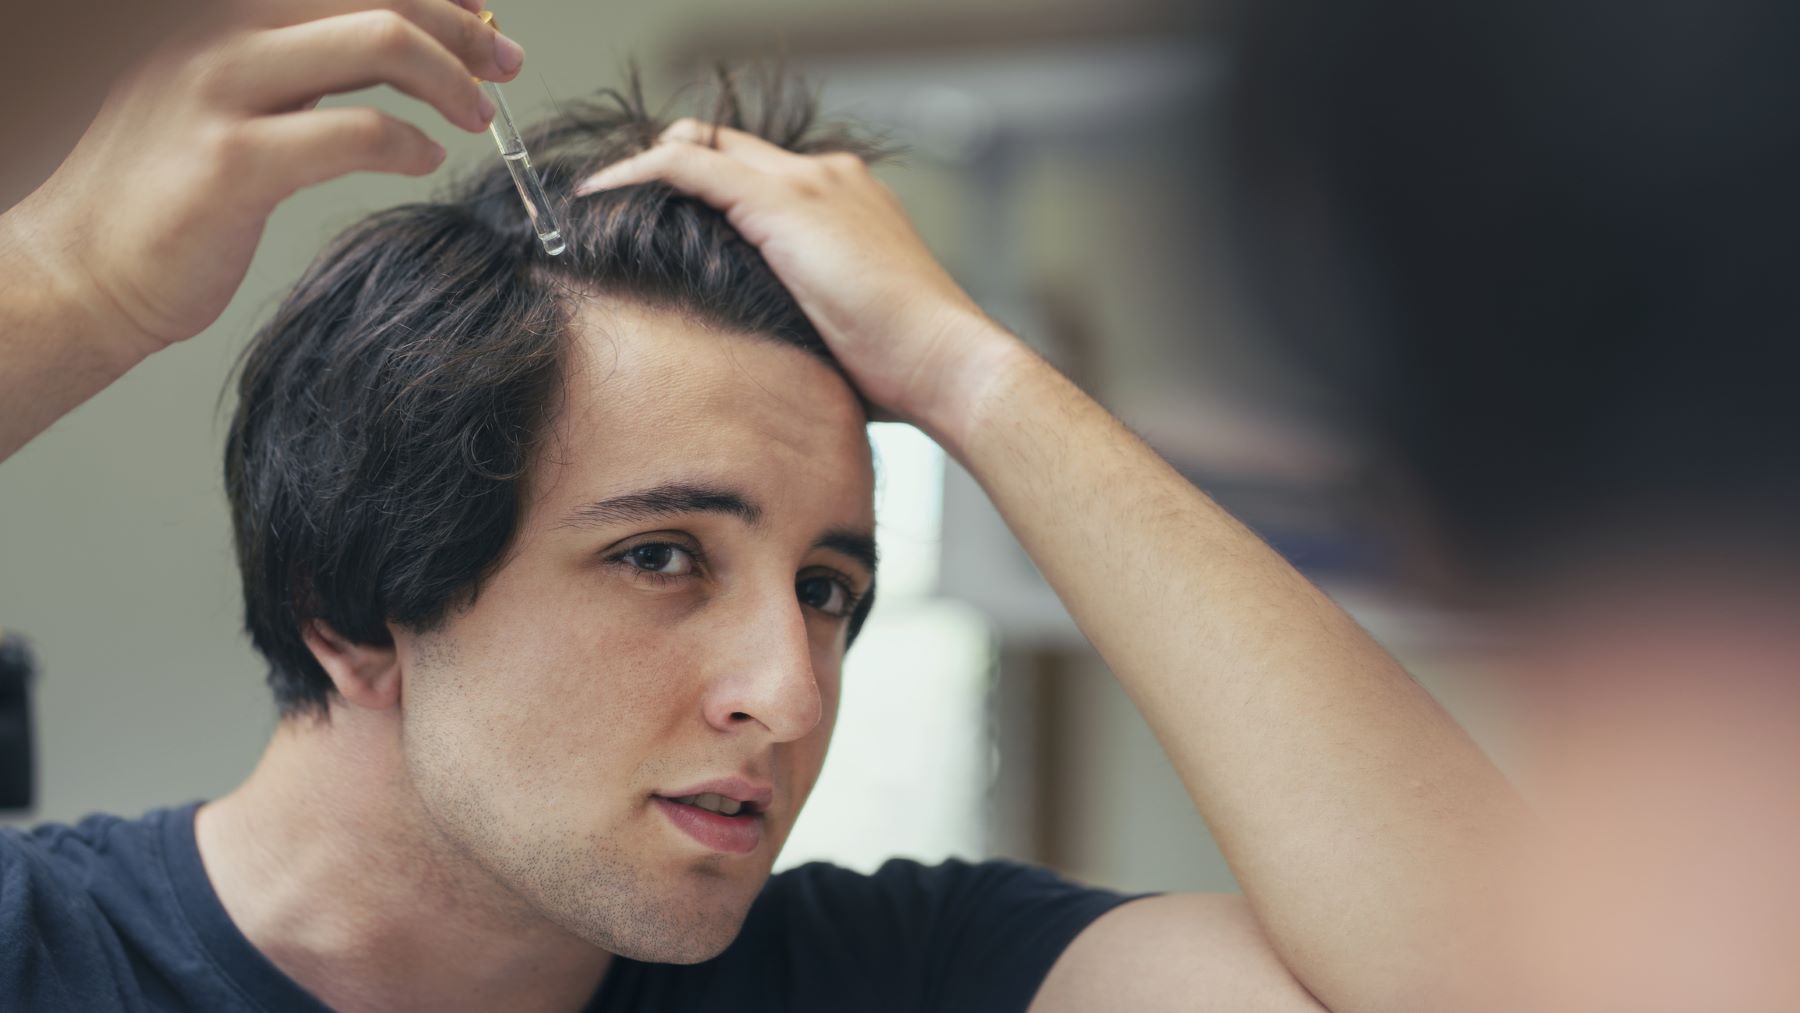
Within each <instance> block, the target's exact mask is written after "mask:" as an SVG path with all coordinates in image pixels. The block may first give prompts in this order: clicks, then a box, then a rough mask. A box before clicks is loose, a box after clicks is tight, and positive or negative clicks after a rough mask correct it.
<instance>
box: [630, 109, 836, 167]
mask: <svg viewBox="0 0 1800 1013" xmlns="http://www.w3.org/2000/svg"><path fill="white" fill-rule="evenodd" d="M672 142H685V143H688V144H698V145H701V146H702V147H707V148H713V149H715V150H717V151H722V152H724V153H725V154H727V155H730V156H731V157H732V158H735V159H737V160H738V161H740V162H743V163H744V164H745V165H748V166H751V167H752V168H756V169H760V170H762V171H763V172H769V173H779V172H784V171H790V170H792V169H794V168H795V167H796V166H799V165H802V164H804V163H805V161H806V156H805V155H798V154H795V153H794V152H792V151H789V150H787V149H786V148H783V147H781V146H780V145H778V144H773V143H771V142H769V141H765V140H763V139H762V138H760V137H758V136H756V135H755V134H751V133H746V132H744V131H742V130H735V129H733V128H731V127H726V126H720V125H718V124H715V123H703V122H701V121H700V120H696V119H693V118H692V117H684V118H682V119H679V120H676V121H675V122H674V123H671V124H669V128H668V129H667V130H664V131H663V132H662V135H661V136H660V137H658V138H657V143H659V144H667V143H672Z"/></svg>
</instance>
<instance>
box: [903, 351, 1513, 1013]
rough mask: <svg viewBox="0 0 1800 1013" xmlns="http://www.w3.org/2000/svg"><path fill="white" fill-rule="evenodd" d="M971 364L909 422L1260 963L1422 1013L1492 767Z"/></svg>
mask: <svg viewBox="0 0 1800 1013" xmlns="http://www.w3.org/2000/svg"><path fill="white" fill-rule="evenodd" d="M994 347H999V346H994ZM990 359H991V360H992V361H990V362H989V363H988V364H987V366H986V367H985V368H984V372H985V373H986V374H987V377H988V378H987V380H986V381H985V382H984V386H983V387H982V389H981V390H980V392H979V395H978V396H977V397H976V398H975V399H974V401H973V402H972V406H971V408H970V410H969V412H968V414H967V415H966V416H965V417H963V418H961V419H959V420H956V421H953V422H944V423H942V424H937V425H931V426H930V427H931V428H933V429H935V430H938V435H939V436H940V438H942V439H944V440H945V442H946V444H947V445H948V447H949V449H950V450H951V452H952V453H953V454H954V455H955V456H956V457H957V458H958V459H959V460H961V461H962V463H963V464H964V465H966V466H967V467H968V468H969V470H970V471H971V472H972V473H973V474H974V476H975V477H976V478H977V480H978V481H980V482H981V484H982V486H983V487H984V488H985V489H986V490H987V493H988V495H989V496H990V497H991V498H992V499H993V501H994V503H995V504H996V506H997V507H998V508H999V509H1000V511H1001V513H1002V514H1003V515H1004V516H1005V517H1006V519H1007V521H1008V523H1009V524H1010V525H1011V527H1012V529H1013V531H1014V532H1015V533H1016V534H1017V535H1018V537H1019V539H1020V541H1021V542H1022V543H1023V545H1024V546H1025V548H1026V550H1027V551H1028V552H1029V553H1030V554H1031V556H1032V559H1033V560H1034V561H1035V562H1036V563H1037V565H1038V566H1039V568H1040V569H1041V570H1042V571H1043V573H1044V575H1045V576H1046V577H1047V578H1048V579H1049V581H1050V583H1051V584H1052V585H1053V586H1054V587H1055V588H1056V590H1057V592H1058V594H1059V595H1060V596H1061V597H1062V600H1063V601H1064V603H1065V604H1066V605H1067V606H1068V608H1069V610H1070V613H1071V614H1072V615H1073V616H1074V617H1075V620H1076V622H1077V623H1078V624H1079V625H1080V627H1081V629H1082V631H1083V632H1084V633H1085V634H1086V635H1087V637H1088V638H1089V639H1090V640H1091V641H1092V642H1093V644H1094V646H1095V647H1096V648H1097V649H1098V650H1099V651H1100V653H1101V655H1102V656H1103V657H1104V658H1105V659H1106V661H1107V663H1108V665H1109V666H1110V667H1111V668H1112V670H1113V671H1114V672H1115V673H1116V674H1117V676H1118V678H1119V680H1120V682H1121V683H1122V684H1123V685H1124V687H1125V689H1126V690H1127V692H1128V693H1129V694H1130V695H1131V697H1132V699H1133V700H1134V701H1135V702H1136V704H1137V706H1138V707H1139V709H1140V710H1142V711H1143V713H1144V714H1145V716H1146V717H1147V718H1148V720H1149V722H1150V725H1151V727H1152V729H1153V730H1154V731H1155V733H1156V735H1157V737H1158V738H1159V740H1160V741H1161V742H1162V744H1163V747H1164V748H1165V749H1166V750H1167V752H1168V754H1169V756H1170V758H1171V760H1172V761H1173V763H1174V765H1175V767H1176V769H1177V771H1178V772H1179V773H1180V775H1181V777H1182V780H1183V782H1184V783H1185V784H1186V786H1187V789H1188V791H1189V793H1190V794H1191V795H1192V797H1193V799H1194V802H1195V804H1196V805H1197V806H1198V807H1199V809H1200V811H1201V813H1202V814H1203V815H1204V816H1205V817H1206V819H1207V821H1208V824H1209V825H1210V826H1211V828H1212V829H1213V832H1214V834H1215V836H1216V837H1217V839H1218V841H1219V844H1220V846H1221V847H1222V849H1223V850H1224V852H1225V855H1226V857H1227V859H1228V860H1229V861H1230V863H1231V866H1232V869H1233V870H1234V872H1235V873H1236V874H1237V876H1238V879H1239V881H1240V883H1241V884H1242V885H1243V888H1244V891H1245V894H1246V895H1247V897H1248V899H1249V900H1250V902H1251V904H1252V905H1253V907H1254V908H1255V910H1256V912H1257V914H1258V917H1259V918H1260V919H1261V921H1262V922H1263V925H1264V927H1265V929H1266V930H1267V932H1268V934H1269V936H1270V938H1271V939H1272V940H1273V942H1274V944H1275V946H1276V948H1277V949H1278V950H1279V951H1280V953H1281V955H1282V957H1283V959H1284V961H1286V962H1287V963H1288V965H1289V968H1290V969H1291V970H1292V971H1293V972H1294V974H1295V975H1296V976H1297V977H1298V978H1299V979H1300V980H1301V981H1302V982H1303V983H1304V984H1305V985H1306V986H1307V987H1308V988H1309V989H1310V990H1311V991H1313V993H1314V994H1315V995H1317V996H1318V997H1319V999H1320V1000H1321V1001H1323V1002H1324V1003H1325V1004H1326V1005H1327V1006H1328V1007H1330V1008H1332V1009H1335V1010H1340V1011H1343V1010H1365V1009H1366V1010H1398V1009H1408V1008H1418V1007H1422V1006H1426V1005H1428V1004H1430V1003H1431V1002H1432V998H1433V997H1434V996H1440V990H1441V988H1442V987H1443V984H1444V983H1443V981H1442V975H1443V974H1444V973H1445V972H1446V969H1448V968H1454V967H1457V966H1459V964H1462V962H1463V961H1462V958H1463V957H1464V956H1465V954H1462V953H1461V952H1460V951H1459V950H1458V946H1459V941H1461V940H1464V939H1466V935H1465V933H1464V932H1463V931H1462V930H1463V929H1464V928H1466V925H1464V923H1463V922H1462V919H1461V915H1460V912H1461V908H1460V907H1459V903H1458V902H1459V901H1460V900H1462V899H1463V898H1465V897H1466V896H1468V895H1467V893H1466V890H1467V889H1468V888H1470V887H1471V886H1473V885H1474V883H1475V880H1476V877H1478V876H1479V875H1480V873H1481V867H1480V863H1481V860H1482V859H1481V856H1482V854H1483V852H1482V850H1481V849H1482V848H1483V847H1484V846H1485V845H1489V844H1491V843H1492V841H1493V836H1492V832H1493V831H1494V830H1496V829H1498V828H1497V826H1496V824H1497V823H1498V821H1500V820H1501V819H1503V818H1504V814H1505V813H1506V812H1507V811H1508V810H1509V808H1510V793H1509V791H1508V789H1507V787H1506V786H1505V784H1504V782H1503V781H1502V779H1501V778H1500V776H1499V775H1498V773H1497V771H1496V770H1495V769H1494V768H1493V767H1492V765H1491V764H1490V763H1489V762H1488V761H1487V759H1486V758H1485V757H1484V756H1482V754H1481V753H1480V752H1479V751H1478V750H1477V749H1476V748H1475V746H1474V745H1473V744H1472V743H1471V742H1470V741H1469V740H1468V739H1467V737H1466V736H1465V735H1464V734H1463V733H1462V731H1461V730H1460V729H1459V728H1458V727H1457V726H1456V725H1455V724H1454V723H1453V722H1452V721H1451V720H1450V719H1449V717H1448V716H1447V715H1446V714H1445V713H1444V712H1443V711H1442V710H1441V709H1440V708H1439V707H1438V706H1437V705H1436V703H1435V702H1434V701H1433V700H1432V699H1431V698H1430V696H1429V695H1427V694H1426V693H1425V692H1424V691H1423V690H1422V689H1420V688H1419V687H1418V686H1417V685H1416V684H1414V683H1413V682H1412V680H1411V679H1410V678H1408V677H1407V675H1406V674H1405V672H1403V671H1402V670H1401V669H1400V667H1399V666H1398V664H1397V663H1396V662H1395V661H1394V659H1393V658H1391V657H1390V656H1389V655H1388V654H1387V653H1386V652H1385V651H1383V650H1382V649H1381V647H1380V646H1378V645H1377V644H1375V643H1374V642H1373V641H1372V640H1371V639H1370V638H1369V637H1368V635H1367V634H1365V633H1364V632H1363V631H1362V630H1361V629H1360V628H1359V627H1358V626H1357V625H1356V623H1355V622H1353V621H1352V620H1351V619H1350V618H1349V617H1348V616H1347V615H1345V614H1344V613H1343V611H1342V610H1340V609H1339V608H1337V607H1336V606H1335V605H1334V604H1333V603H1332V602H1331V601H1330V600H1329V599H1328V598H1326V597H1325V596H1324V595H1323V594H1322V593H1320V592H1319V591H1318V590H1317V589H1316V588H1315V587H1313V586H1312V585H1311V584H1310V583H1309V582H1308V581H1307V580H1306V579H1305V578H1304V577H1302V576H1301V575H1300V574H1299V573H1297V572H1296V571H1295V570H1294V569H1293V568H1292V567H1290V566H1289V565H1288V564H1287V563H1286V562H1285V561H1284V560H1282V559H1281V557H1279V556H1278V555H1276V554H1275V553H1274V552H1273V551H1271V550H1270V549H1269V548H1268V547H1267V546H1266V545H1264V544H1263V543H1262V542H1261V541H1260V540H1259V539H1258V538H1257V537H1256V536H1255V535H1254V534H1252V533H1251V532H1250V531H1248V530H1247V529H1246V528H1244V527H1243V526H1242V525H1241V524H1239V523H1237V522H1236V521H1235V520H1234V519H1232V518H1231V517H1230V516H1229V515H1228V514H1226V513H1225V512H1224V511H1223V510H1222V509H1220V508H1219V507H1218V506H1217V505H1216V504H1214V503H1213V502H1212V501H1211V500H1209V499H1207V497H1205V496H1204V495H1202V494H1201V493H1200V492H1199V491H1198V490H1196V489H1195V488H1194V487H1193V486H1192V485H1191V484H1189V483H1188V482H1187V481H1186V480H1184V479H1183V478H1182V477H1181V476H1180V475H1179V474H1177V473H1176V472H1175V471H1174V470H1173V469H1171V468H1170V467H1169V466H1168V465H1166V464H1165V463H1164V462H1163V461H1162V460H1161V459H1160V458H1158V457H1157V456H1156V454H1155V453H1153V452H1152V451H1151V450H1150V449H1149V448H1148V447H1146V446H1145V445H1144V444H1143V443H1142V442H1141V441H1139V440H1138V439H1137V438H1136V437H1135V436H1133V435H1132V434H1131V433H1130V432H1128V431H1127V430H1126V429H1125V428H1124V426H1122V425H1121V424H1120V423H1119V422H1118V421H1117V420H1115V419H1113V418H1112V417H1111V416H1110V415H1108V414H1107V413H1106V411H1105V410H1104V409H1102V408H1101V407H1100V406H1099V405H1097V404H1095V403H1094V402H1093V401H1092V400H1091V399H1090V398H1088V397H1086V396H1085V395H1083V394H1082V393H1081V392H1080V391H1079V390H1078V389H1076V388H1075V387H1074V386H1073V385H1072V384H1070V383H1069V382H1068V381H1067V380H1066V379H1064V378H1063V377H1062V376H1060V375H1059V374H1057V373H1056V372H1055V371H1054V370H1053V369H1051V368H1050V367H1049V366H1048V365H1046V364H1044V363H1043V362H1042V361H1041V360H1038V359H1037V358H1036V357H1035V356H1032V355H1030V354H1029V353H1028V352H1022V351H1021V352H1015V353H1012V354H1001V353H996V354H994V355H992V356H990ZM1440 997H1441V996H1440ZM1439 1008H1442V1007H1439Z"/></svg>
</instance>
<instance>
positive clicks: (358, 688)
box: [300, 619, 400, 710]
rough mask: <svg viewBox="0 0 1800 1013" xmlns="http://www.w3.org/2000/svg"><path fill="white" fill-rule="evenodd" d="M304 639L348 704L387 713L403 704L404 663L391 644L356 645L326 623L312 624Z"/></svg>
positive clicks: (302, 632) (314, 621) (313, 622)
mask: <svg viewBox="0 0 1800 1013" xmlns="http://www.w3.org/2000/svg"><path fill="white" fill-rule="evenodd" d="M300 635H301V638H302V639H303V640H305V641H306V647H307V650H309V651H311V652H312V656H313V658H314V660H316V661H318V663H319V667H320V668H323V669H324V670H325V674H326V675H328V676H330V677H331V682H332V685H334V686H336V687H337V691H338V695H339V696H341V697H343V698H344V701H345V702H346V703H349V704H350V705H352V706H355V707H363V708H366V709H368V710H387V709H388V708H390V707H393V706H395V705H396V704H398V703H399V702H400V660H399V654H398V652H396V651H395V650H394V647H393V645H392V644H391V643H390V644H387V645H381V644H359V643H355V642H353V641H351V640H349V639H346V638H345V637H344V636H343V635H342V634H340V633H338V631H336V630H334V629H332V628H331V626H330V624H328V623H326V622H325V621H324V620H322V619H314V620H312V621H310V622H308V623H307V624H306V627H305V629H304V630H302V631H301V634H300Z"/></svg>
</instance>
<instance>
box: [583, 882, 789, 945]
mask: <svg viewBox="0 0 1800 1013" xmlns="http://www.w3.org/2000/svg"><path fill="white" fill-rule="evenodd" d="M761 882H762V881H761V880H759V881H758V883H757V887H758V889H749V888H746V886H744V885H741V884H738V883H734V882H731V881H730V880H722V879H715V878H711V877H703V878H702V879H701V880H700V881H699V882H697V883H694V884H692V885H690V886H688V887H687V888H686V889H681V890H666V891H657V892H655V893H651V892H648V891H642V892H640V891H634V892H633V893H634V896H631V897H617V896H614V897H612V898H608V900H607V901H603V902H600V903H597V904H594V905H593V906H589V907H585V908H584V909H583V910H581V911H579V912H564V913H563V914H564V915H565V917H554V916H553V917H554V920H556V921H558V922H560V923H561V924H562V925H563V926H564V927H565V928H567V929H569V930H570V931H571V932H573V933H574V934H575V935H578V936H580V937H581V938H583V939H585V940H587V941H588V942H589V943H592V944H593V945H595V946H597V947H599V948H601V949H603V950H606V951H607V952H609V953H613V954H617V955H618V956H621V957H625V958H627V959H630V960H636V961H639V962H641V963H647V964H698V963H701V962H703V961H707V960H711V959H712V958H714V957H716V956H718V955H719V954H721V953H723V952H725V948H726V947H728V946H730V945H731V943H732V941H733V940H735V939H736V938H737V936H738V932H739V931H740V930H741V929H742V928H743V927H744V918H745V916H747V915H748V914H749V913H750V905H751V903H752V902H753V901H754V900H755V899H756V896H757V893H758V892H759V888H760V886H761Z"/></svg>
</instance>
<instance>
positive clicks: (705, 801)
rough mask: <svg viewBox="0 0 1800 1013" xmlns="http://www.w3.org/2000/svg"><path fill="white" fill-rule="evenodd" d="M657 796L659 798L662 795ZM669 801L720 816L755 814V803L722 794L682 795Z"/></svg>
mask: <svg viewBox="0 0 1800 1013" xmlns="http://www.w3.org/2000/svg"><path fill="white" fill-rule="evenodd" d="M657 797H658V798H661V797H662V796H660V795H659V796H657ZM669 801H670V802H674V803H675V804H677V805H691V806H693V807H694V808H696V809H704V810H706V811H707V812H712V813H718V814H719V815H721V816H738V815H744V816H755V815H757V810H756V803H754V802H742V801H739V800H738V799H735V798H728V797H726V796H724V795H710V794H709V795H683V796H682V797H680V798H672V799H669Z"/></svg>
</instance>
